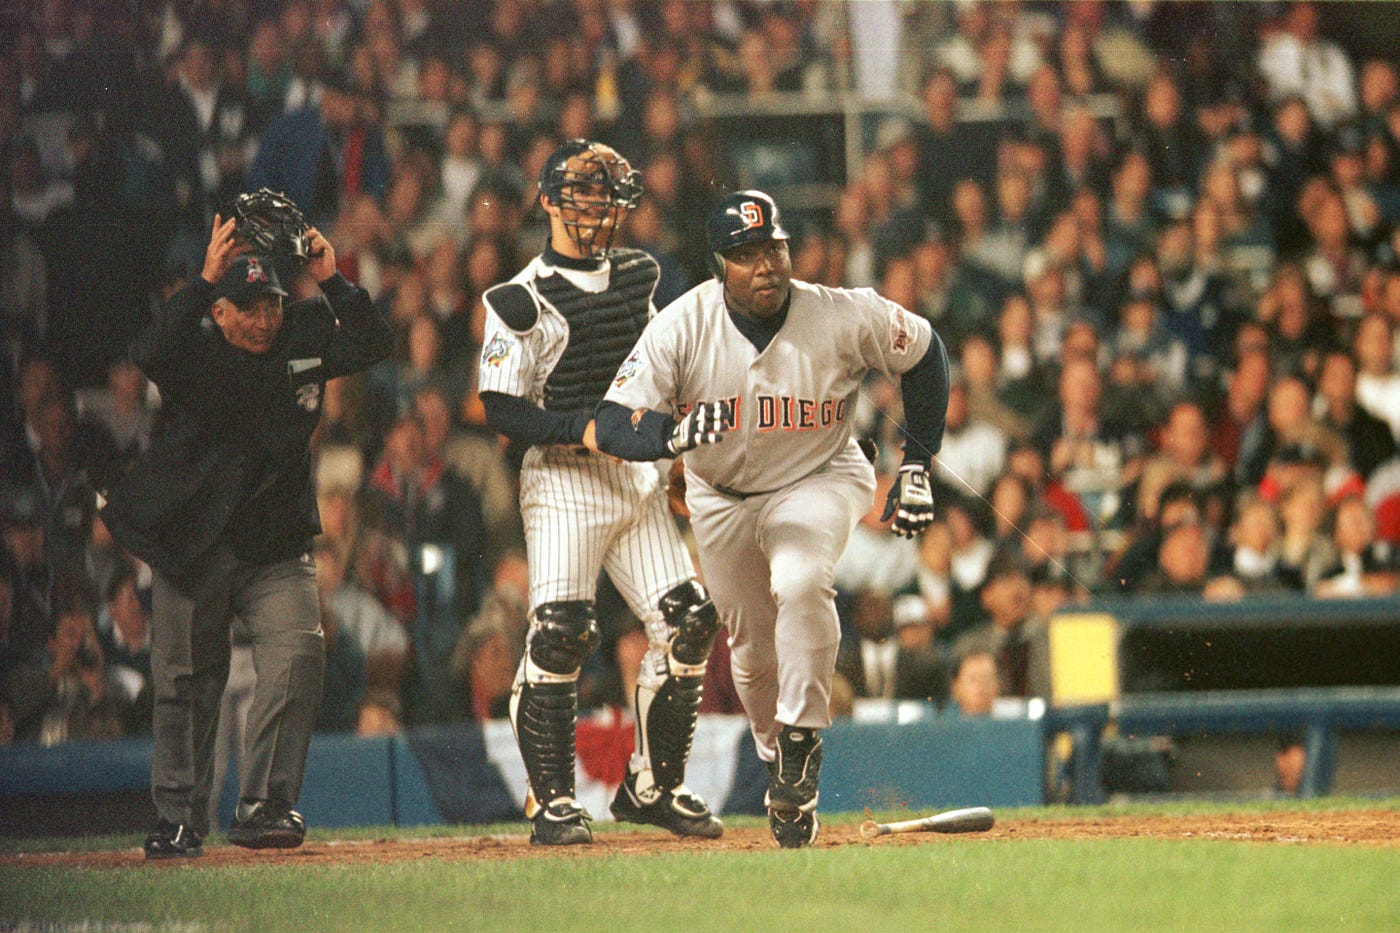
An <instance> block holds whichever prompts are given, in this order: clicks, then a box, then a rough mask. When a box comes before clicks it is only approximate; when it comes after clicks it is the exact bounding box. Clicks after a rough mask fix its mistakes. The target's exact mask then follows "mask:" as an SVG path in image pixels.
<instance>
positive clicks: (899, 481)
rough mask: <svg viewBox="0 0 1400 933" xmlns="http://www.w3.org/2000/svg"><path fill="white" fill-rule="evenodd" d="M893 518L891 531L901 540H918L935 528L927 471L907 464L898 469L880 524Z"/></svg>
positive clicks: (919, 466) (918, 464)
mask: <svg viewBox="0 0 1400 933" xmlns="http://www.w3.org/2000/svg"><path fill="white" fill-rule="evenodd" d="M891 515H893V516H894V524H893V525H891V526H890V531H891V532H893V533H894V534H897V535H899V536H900V537H901V538H916V537H918V535H919V532H921V531H923V530H924V529H925V528H927V527H928V526H929V525H931V524H933V489H932V488H931V487H930V486H929V476H928V467H926V466H924V465H923V464H921V463H906V464H904V466H902V467H900V468H899V475H898V476H897V477H895V481H894V485H893V486H891V487H890V494H889V495H888V496H886V497H885V511H884V514H882V515H881V516H880V521H882V522H885V521H889V519H890V516H891Z"/></svg>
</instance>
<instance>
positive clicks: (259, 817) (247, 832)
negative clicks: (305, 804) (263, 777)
mask: <svg viewBox="0 0 1400 933" xmlns="http://www.w3.org/2000/svg"><path fill="white" fill-rule="evenodd" d="M305 838H306V820H304V819H302V816H301V814H300V813H298V812H297V811H295V810H293V809H292V808H291V807H289V806H287V804H285V803H283V802H282V801H280V800H261V801H258V802H257V803H255V804H253V805H252V806H251V807H249V806H247V805H246V804H239V805H238V812H237V814H235V816H234V819H233V825H232V826H230V827H229V830H228V841H229V842H231V843H233V844H234V845H236V846H242V847H243V848H245V849H295V848H296V847H297V846H299V845H301V843H302V841H303V840H304V839H305Z"/></svg>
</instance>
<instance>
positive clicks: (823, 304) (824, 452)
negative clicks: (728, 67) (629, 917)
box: [596, 191, 948, 848]
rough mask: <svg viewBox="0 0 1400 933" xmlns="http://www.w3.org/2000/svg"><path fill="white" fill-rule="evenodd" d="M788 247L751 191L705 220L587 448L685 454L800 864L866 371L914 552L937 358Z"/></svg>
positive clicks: (776, 799)
mask: <svg viewBox="0 0 1400 933" xmlns="http://www.w3.org/2000/svg"><path fill="white" fill-rule="evenodd" d="M787 239H788V235H787V232H786V231H785V230H784V229H783V226H782V224H781V222H780V220H779V217H778V209H777V207H776V205H774V203H773V200H772V199H771V198H769V197H768V196H767V195H766V194H763V193H762V192H758V191H741V192H738V193H736V194H731V195H729V196H728V197H727V198H725V199H724V200H723V201H722V202H721V203H720V204H719V205H718V206H717V207H716V208H715V209H714V211H712V212H711V214H710V216H709V221H708V227H707V240H708V246H709V250H710V265H711V270H712V271H713V272H714V276H715V278H714V280H713V281H708V282H705V283H703V284H701V285H698V286H696V287H695V288H693V289H691V290H690V291H689V292H687V293H686V294H684V295H682V296H681V297H680V298H678V299H676V300H675V301H674V302H672V303H671V304H670V305H668V306H667V307H666V308H665V309H664V310H663V311H662V312H661V313H660V314H658V315H657V316H656V318H655V319H654V320H653V321H652V322H651V323H650V324H649V325H647V328H646V330H645V331H644V332H643V334H642V338H641V340H640V341H639V342H638V344H637V347H636V349H635V350H634V351H633V352H632V353H631V354H630V355H629V356H628V357H627V359H626V360H625V361H624V362H623V364H622V367H621V369H619V370H618V372H617V376H616V378H614V380H613V382H612V386H611V387H610V388H609V389H608V392H607V396H606V398H605V400H604V402H603V404H602V405H601V406H599V409H598V412H597V416H596V417H597V421H596V432H597V440H598V446H599V448H600V449H601V450H603V451H604V452H606V453H609V454H612V455H614V456H617V457H622V458H625V459H628V460H652V459H657V458H662V457H674V456H676V455H678V454H681V453H685V454H686V456H685V459H684V462H685V478H686V482H687V488H686V504H687V505H688V506H689V508H690V520H691V525H692V528H693V529H694V532H695V537H696V541H697V543H698V544H699V549H700V566H701V568H702V569H703V570H704V572H705V579H706V581H707V582H708V583H709V584H710V586H711V587H712V588H713V593H714V603H715V606H716V607H717V608H718V610H719V614H720V618H721V620H722V621H723V622H724V624H725V626H726V627H727V628H728V629H729V644H730V646H731V648H732V649H733V655H732V663H733V671H734V683H735V686H736V687H737V688H738V691H739V696H740V698H741V699H742V700H743V703H744V709H745V710H746V711H747V713H748V716H749V720H750V723H751V726H752V729H753V734H754V738H755V740H756V742H757V746H758V753H759V757H761V758H763V759H764V761H765V762H766V763H767V765H768V775H769V791H768V796H767V801H766V803H767V807H768V822H769V827H770V829H771V830H772V833H773V838H774V839H775V840H776V841H777V843H778V845H780V846H782V847H783V848H798V847H801V846H806V845H810V844H811V843H812V842H814V841H815V840H816V837H817V830H818V821H817V812H816V810H817V785H818V773H819V770H820V768H821V754H822V743H821V738H820V735H819V733H820V731H821V730H822V729H824V728H826V727H827V726H828V725H830V722H831V718H830V714H829V712H828V701H829V697H830V693H831V681H832V675H833V674H834V672H835V666H836V648H837V643H838V641H839V640H840V625H839V622H838V620H837V615H836V605H835V590H834V589H833V587H832V567H833V565H834V564H835V562H836V559H837V557H838V556H840V554H841V551H842V549H843V548H844V547H845V545H846V539H847V537H848V535H849V534H850V532H851V529H852V528H853V527H854V526H855V523H856V521H857V520H858V519H859V518H860V516H861V515H862V514H864V513H865V511H866V510H867V509H868V508H869V503H870V500H871V496H872V495H873V494H874V489H875V476H874V471H873V469H872V468H871V465H870V463H869V462H868V461H867V460H866V458H865V457H864V456H863V455H862V454H861V452H860V450H859V448H858V446H857V444H856V442H855V440H854V439H853V438H852V436H851V424H850V420H849V417H850V413H851V406H852V403H853V401H854V399H855V396H856V392H857V391H858V390H859V387H860V384H861V381H862V379H863V378H864V377H865V375H866V374H867V373H868V372H869V371H871V370H879V371H881V372H884V373H889V374H894V373H902V374H903V376H902V392H903V398H904V411H905V421H906V425H907V428H906V433H907V437H906V443H905V449H904V462H903V466H901V468H900V471H899V476H898V478H897V480H896V482H895V484H894V486H893V487H892V489H891V490H890V493H889V496H888V499H887V501H886V506H885V516H886V518H888V517H889V516H890V515H892V514H893V515H894V516H895V521H894V525H893V531H894V532H895V533H896V534H901V535H906V536H910V537H912V536H914V535H916V534H918V533H919V532H920V531H921V530H922V529H923V528H924V527H926V526H927V525H928V524H929V523H930V522H931V521H932V520H933V502H932V495H931V492H930V486H929V462H930V458H931V456H932V455H933V454H934V453H936V452H937V451H938V448H939V445H940V444H941V443H942V439H943V420H944V413H945V411H946V409H947V403H948V360H947V354H946V352H945V350H944V348H943V342H942V340H940V339H939V338H938V335H937V334H935V333H934V332H933V329H932V328H931V327H930V326H929V324H928V322H927V321H925V320H924V319H922V318H920V317H918V316H916V315H913V314H910V313H909V312H907V311H905V310H904V309H903V308H901V307H900V306H899V305H897V304H895V303H894V302H891V301H887V300H885V299H884V298H881V297H880V296H879V295H877V294H875V292H873V291H871V290H869V289H856V290H847V289H839V288H825V287H823V286H820V285H813V284H809V283H806V282H801V281H793V279H792V262H791V258H790V256H789V253H788V244H787ZM664 412H669V413H664ZM720 441H724V443H719V442H720Z"/></svg>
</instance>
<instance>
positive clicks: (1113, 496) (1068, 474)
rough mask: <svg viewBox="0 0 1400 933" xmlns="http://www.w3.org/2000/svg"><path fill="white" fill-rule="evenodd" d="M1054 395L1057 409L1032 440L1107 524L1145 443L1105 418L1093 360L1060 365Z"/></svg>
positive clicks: (1053, 408) (1045, 416) (1049, 412)
mask: <svg viewBox="0 0 1400 933" xmlns="http://www.w3.org/2000/svg"><path fill="white" fill-rule="evenodd" d="M1057 397H1058V401H1059V405H1055V406H1050V407H1049V408H1047V410H1046V412H1045V414H1043V415H1042V416H1041V417H1040V419H1039V420H1038V421H1037V423H1036V427H1035V429H1034V430H1033V432H1032V435H1031V437H1032V440H1033V442H1034V443H1035V444H1036V446H1037V447H1038V448H1039V449H1040V451H1041V453H1042V454H1043V455H1044V457H1045V460H1046V463H1047V467H1048V470H1049V472H1050V473H1051V474H1052V475H1053V476H1055V477H1057V478H1060V479H1062V480H1063V482H1064V484H1065V487H1066V488H1067V489H1068V490H1069V491H1070V492H1072V493H1074V494H1075V495H1076V496H1078V497H1079V499H1080V500H1081V502H1083V504H1084V506H1085V508H1086V509H1088V511H1089V513H1090V514H1091V515H1096V516H1098V518H1099V519H1100V520H1105V521H1106V520H1109V519H1111V518H1112V517H1113V516H1114V514H1115V513H1116V511H1117V507H1118V500H1117V494H1118V490H1119V487H1120V485H1121V483H1122V482H1123V478H1124V476H1129V477H1131V476H1133V475H1135V474H1136V472H1137V470H1138V468H1139V467H1140V466H1141V463H1140V458H1141V457H1142V456H1143V454H1144V453H1145V440H1144V439H1143V438H1142V436H1141V435H1139V434H1137V433H1136V432H1134V431H1133V430H1132V429H1131V428H1129V427H1126V426H1124V425H1120V424H1114V423H1112V422H1109V421H1108V420H1106V419H1105V418H1104V417H1103V415H1102V412H1101V411H1100V404H1101V401H1102V383H1101V379H1100V376H1099V371H1098V367H1097V366H1096V365H1095V364H1094V361H1093V360H1092V359H1088V358H1085V357H1073V358H1070V359H1066V360H1064V361H1063V365H1062V366H1061V369H1060V377H1059V389H1058V396H1057Z"/></svg>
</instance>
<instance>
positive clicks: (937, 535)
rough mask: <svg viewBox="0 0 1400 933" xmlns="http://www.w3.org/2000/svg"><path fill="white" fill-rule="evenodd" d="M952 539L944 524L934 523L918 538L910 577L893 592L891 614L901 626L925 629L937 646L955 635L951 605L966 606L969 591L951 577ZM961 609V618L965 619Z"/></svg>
mask: <svg viewBox="0 0 1400 933" xmlns="http://www.w3.org/2000/svg"><path fill="white" fill-rule="evenodd" d="M952 561H953V539H952V535H951V534H950V533H949V531H948V524H947V522H946V521H943V520H935V521H934V523H933V524H932V525H930V526H929V527H928V528H927V529H925V530H924V533H923V534H922V535H921V536H920V537H919V564H918V567H917V568H916V569H915V571H914V578H913V579H912V580H910V581H909V582H908V583H907V584H905V585H904V586H903V587H902V588H901V589H899V590H897V591H895V593H894V604H893V612H894V617H895V619H897V620H899V621H900V622H901V623H902V624H914V623H916V622H917V623H918V624H920V625H922V626H925V627H926V628H927V630H928V632H929V633H930V635H931V636H932V637H933V638H934V639H935V640H936V641H937V642H938V644H939V645H940V646H946V645H947V644H949V643H951V641H952V639H953V638H954V637H956V635H957V634H958V632H957V631H955V628H956V627H955V626H954V625H953V624H952V623H953V620H954V604H955V603H956V604H959V605H960V606H963V607H966V606H967V604H968V599H969V591H967V590H964V589H963V588H962V586H961V584H959V583H958V581H957V579H956V578H955V577H954V576H953V574H952ZM968 615H969V613H968V612H967V611H966V610H965V611H964V612H963V613H962V616H961V617H967V616H968Z"/></svg>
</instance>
